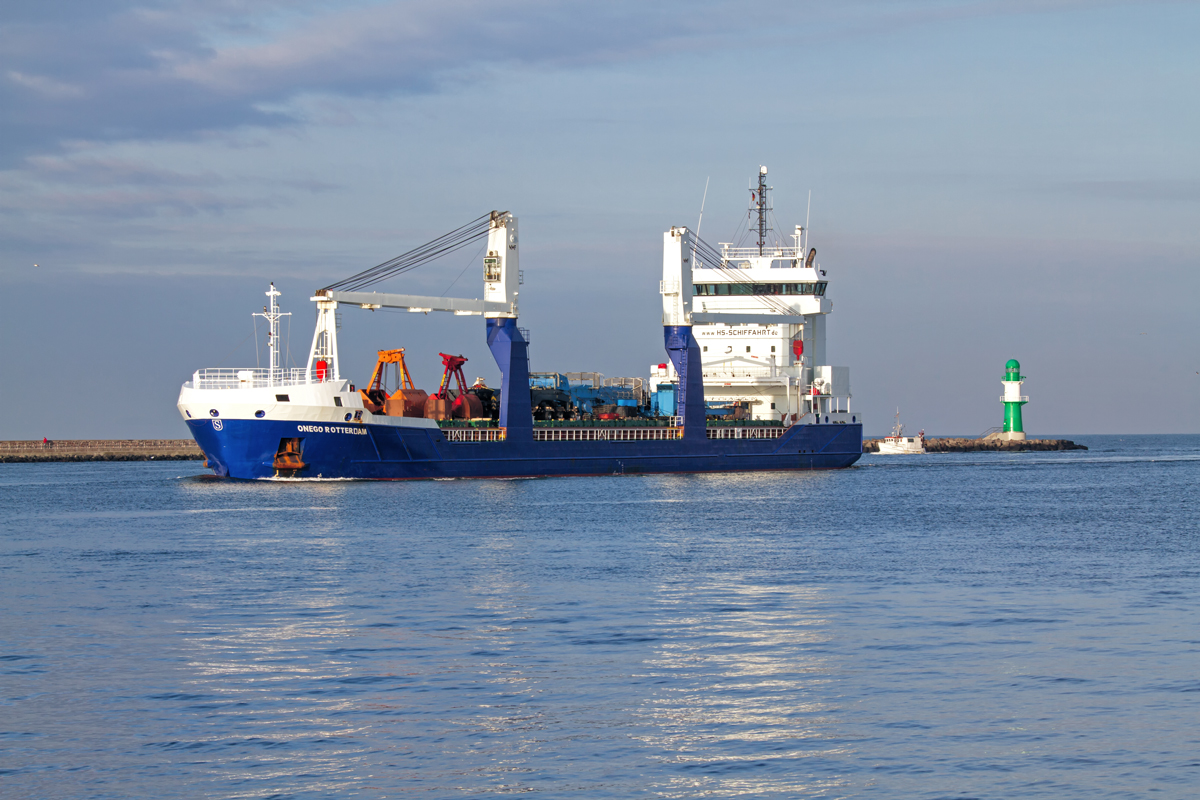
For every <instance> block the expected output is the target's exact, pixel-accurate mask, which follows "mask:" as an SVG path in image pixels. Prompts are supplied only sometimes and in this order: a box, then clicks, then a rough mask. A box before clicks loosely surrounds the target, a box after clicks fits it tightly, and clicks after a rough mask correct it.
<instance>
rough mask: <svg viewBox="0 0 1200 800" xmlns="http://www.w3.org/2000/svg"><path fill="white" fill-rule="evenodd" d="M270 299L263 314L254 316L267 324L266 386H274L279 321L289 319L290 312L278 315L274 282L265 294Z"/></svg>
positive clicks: (277, 354) (276, 291) (278, 367)
mask: <svg viewBox="0 0 1200 800" xmlns="http://www.w3.org/2000/svg"><path fill="white" fill-rule="evenodd" d="M266 295H267V297H269V298H270V301H271V304H270V305H269V306H263V313H261V314H255V315H254V316H256V317H265V318H266V320H267V323H268V328H267V345H268V349H269V350H270V352H271V371H270V373H268V377H267V385H268V386H274V385H275V378H276V370H278V369H280V366H279V320H280V319H281V318H282V317H290V316H291V315H292V312H290V311H285V312H283V313H280V311H279V302H278V300H277V299H276V298H278V297H279V295H280V291H279V290H278V289H276V288H275V282H274V281H272V282H271V289H270V291H268V292H267V293H266Z"/></svg>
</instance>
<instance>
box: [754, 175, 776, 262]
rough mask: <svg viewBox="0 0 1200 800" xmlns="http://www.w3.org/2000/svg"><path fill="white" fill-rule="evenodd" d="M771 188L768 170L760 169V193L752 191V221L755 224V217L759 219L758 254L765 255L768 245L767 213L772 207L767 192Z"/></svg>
mask: <svg viewBox="0 0 1200 800" xmlns="http://www.w3.org/2000/svg"><path fill="white" fill-rule="evenodd" d="M769 191H770V187H769V186H767V168H766V167H759V168H758V191H757V192H755V191H754V190H753V189H751V190H750V201H751V205H750V221H751V223H752V224H753V223H754V221H755V217H757V218H758V226H757V227H758V254H759V255H760V256H761V255H763V248H764V247H765V246H766V243H767V231H769V230H770V228H769V227H768V226H767V212H768V211H770V210H771V206H770V205H769V204H768V203H767V192H769Z"/></svg>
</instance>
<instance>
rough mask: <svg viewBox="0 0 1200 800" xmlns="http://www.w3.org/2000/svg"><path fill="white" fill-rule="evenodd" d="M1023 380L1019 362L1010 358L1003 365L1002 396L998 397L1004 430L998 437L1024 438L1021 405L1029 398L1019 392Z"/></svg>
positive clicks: (1007, 438)
mask: <svg viewBox="0 0 1200 800" xmlns="http://www.w3.org/2000/svg"><path fill="white" fill-rule="evenodd" d="M1024 382H1025V376H1024V375H1022V374H1021V364H1020V362H1018V361H1017V360H1016V359H1015V358H1010V359H1009V360H1008V363H1007V364H1005V365H1004V381H1003V383H1004V396H1003V397H1001V398H1000V402H1001V403H1003V404H1004V430H1003V432H1001V434H1000V437H999V438H1001V439H1004V440H1006V441H1014V440H1016V441H1019V440H1022V439H1024V438H1025V429H1024V428H1023V427H1022V426H1021V406H1023V405H1025V404H1026V403H1028V402H1029V398H1028V397H1026V396H1024V395H1022V394H1021V384H1022V383H1024Z"/></svg>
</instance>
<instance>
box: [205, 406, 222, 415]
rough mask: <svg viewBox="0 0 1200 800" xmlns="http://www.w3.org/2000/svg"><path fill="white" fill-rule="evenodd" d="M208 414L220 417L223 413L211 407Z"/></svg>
mask: <svg viewBox="0 0 1200 800" xmlns="http://www.w3.org/2000/svg"><path fill="white" fill-rule="evenodd" d="M208 415H209V416H210V417H219V416H221V414H220V413H219V412H218V411H217V410H216V409H215V408H210V409H209V410H208Z"/></svg>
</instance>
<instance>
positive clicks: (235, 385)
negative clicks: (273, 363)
mask: <svg viewBox="0 0 1200 800" xmlns="http://www.w3.org/2000/svg"><path fill="white" fill-rule="evenodd" d="M332 379H333V375H332V374H331V373H330V372H328V371H324V372H321V373H316V372H315V370H314V373H313V374H310V373H309V371H308V370H307V369H303V368H293V369H274V370H272V369H261V368H256V369H237V368H228V369H225V368H216V369H198V370H196V371H195V372H194V373H192V388H193V389H268V388H272V387H275V386H303V385H305V384H309V383H322V382H324V381H328V380H332Z"/></svg>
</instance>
